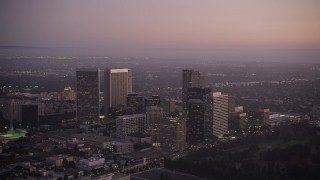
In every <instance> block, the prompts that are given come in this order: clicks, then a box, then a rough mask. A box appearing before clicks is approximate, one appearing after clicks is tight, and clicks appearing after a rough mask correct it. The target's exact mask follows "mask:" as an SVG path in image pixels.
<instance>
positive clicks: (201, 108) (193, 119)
mask: <svg viewBox="0 0 320 180" xmlns="http://www.w3.org/2000/svg"><path fill="white" fill-rule="evenodd" d="M188 117H189V118H188V121H187V142H188V143H189V144H198V143H201V142H203V141H204V118H205V104H204V103H203V101H201V100H200V99H191V100H189V101H188Z"/></svg>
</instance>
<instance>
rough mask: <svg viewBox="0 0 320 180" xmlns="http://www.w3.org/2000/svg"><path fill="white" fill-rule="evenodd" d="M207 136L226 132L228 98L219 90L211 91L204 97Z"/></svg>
mask: <svg viewBox="0 0 320 180" xmlns="http://www.w3.org/2000/svg"><path fill="white" fill-rule="evenodd" d="M205 104H206V110H205V111H206V114H205V117H206V120H205V124H206V125H205V127H206V128H207V130H206V133H208V135H207V136H209V137H210V135H211V133H212V135H214V136H221V135H223V134H227V133H228V116H229V105H228V104H229V98H228V95H222V94H221V92H213V93H211V94H210V95H207V96H206V98H205Z"/></svg>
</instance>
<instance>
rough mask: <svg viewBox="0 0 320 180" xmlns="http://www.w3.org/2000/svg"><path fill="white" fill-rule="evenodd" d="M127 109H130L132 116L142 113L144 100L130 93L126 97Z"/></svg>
mask: <svg viewBox="0 0 320 180" xmlns="http://www.w3.org/2000/svg"><path fill="white" fill-rule="evenodd" d="M127 107H128V108H131V109H132V112H133V114H141V113H143V112H144V98H143V97H142V96H139V95H138V94H136V93H130V94H128V96H127Z"/></svg>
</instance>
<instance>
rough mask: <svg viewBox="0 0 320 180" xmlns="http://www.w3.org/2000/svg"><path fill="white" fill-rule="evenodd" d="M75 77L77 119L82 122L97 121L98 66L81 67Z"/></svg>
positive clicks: (98, 108) (98, 110) (98, 111)
mask: <svg viewBox="0 0 320 180" xmlns="http://www.w3.org/2000/svg"><path fill="white" fill-rule="evenodd" d="M76 78H77V98H76V100H77V112H76V115H77V120H78V122H79V123H82V124H91V123H98V122H99V114H100V104H99V93H100V76H99V69H98V68H81V69H77V71H76Z"/></svg>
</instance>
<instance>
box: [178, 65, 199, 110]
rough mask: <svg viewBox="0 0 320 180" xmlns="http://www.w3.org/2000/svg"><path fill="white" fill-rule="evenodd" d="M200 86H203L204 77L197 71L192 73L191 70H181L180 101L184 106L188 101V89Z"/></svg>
mask: <svg viewBox="0 0 320 180" xmlns="http://www.w3.org/2000/svg"><path fill="white" fill-rule="evenodd" d="M202 86H204V77H203V76H202V75H201V74H200V72H199V71H194V70H192V69H184V70H182V101H183V102H184V105H185V106H186V104H187V101H188V100H187V92H188V88H192V87H202Z"/></svg>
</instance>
